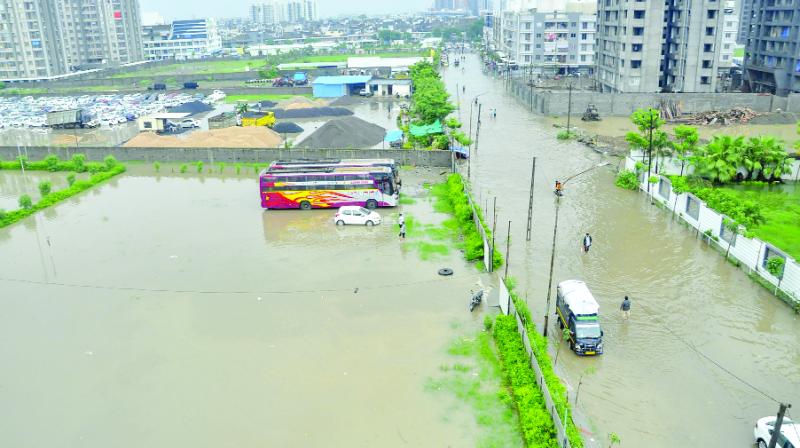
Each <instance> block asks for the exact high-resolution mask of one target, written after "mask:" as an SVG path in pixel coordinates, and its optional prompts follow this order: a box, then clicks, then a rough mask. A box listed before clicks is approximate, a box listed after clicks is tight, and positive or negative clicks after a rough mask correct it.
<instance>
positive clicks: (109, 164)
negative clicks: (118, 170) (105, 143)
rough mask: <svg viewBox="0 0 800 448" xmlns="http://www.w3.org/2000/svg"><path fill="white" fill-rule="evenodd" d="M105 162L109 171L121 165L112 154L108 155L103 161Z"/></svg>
mask: <svg viewBox="0 0 800 448" xmlns="http://www.w3.org/2000/svg"><path fill="white" fill-rule="evenodd" d="M103 162H105V164H106V169H109V170H110V169H111V168H114V167H115V166H117V164H118V163H119V162H117V159H116V158H115V157H114V156H112V155H111V154H109V155H107V156H106V158H105V159H103Z"/></svg>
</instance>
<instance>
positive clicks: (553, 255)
mask: <svg viewBox="0 0 800 448" xmlns="http://www.w3.org/2000/svg"><path fill="white" fill-rule="evenodd" d="M606 165H609V162H601V163H598V164H597V165H594V166H592V167H591V168H588V169H585V170H583V171H581V172H580V173H578V174H573V175H572V176H570V177H568V178H567V180H565V181H564V182H562V183H561V188H562V189H563V188H564V187H565V186H566V185H567V182H569V181H571V180H572V179H575V178H576V177H578V176H580V175H582V174H585V173H588V172H589V171H592V170H594V169H596V168H600V167H602V166H606ZM560 205H561V195H560V194H558V193H557V194H556V217H555V223H554V224H553V250H552V251H551V252H550V279H549V280H548V282H547V305H546V306H545V309H544V329H543V330H542V336H544V337H547V327H548V324H549V321H550V296H551V295H552V292H553V266H554V265H555V259H556V235H558V210H559V206H560Z"/></svg>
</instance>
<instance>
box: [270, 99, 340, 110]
mask: <svg viewBox="0 0 800 448" xmlns="http://www.w3.org/2000/svg"><path fill="white" fill-rule="evenodd" d="M327 105H328V102H327V101H325V100H312V99H311V98H307V97H304V96H295V97H292V98H289V99H288V100H283V101H281V102H280V103H278V108H280V109H288V110H292V109H309V108H312V107H323V106H327Z"/></svg>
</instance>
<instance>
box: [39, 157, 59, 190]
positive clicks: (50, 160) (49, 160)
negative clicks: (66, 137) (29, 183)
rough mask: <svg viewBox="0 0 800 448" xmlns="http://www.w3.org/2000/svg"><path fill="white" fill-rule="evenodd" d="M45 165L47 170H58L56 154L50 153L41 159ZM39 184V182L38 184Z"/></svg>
mask: <svg viewBox="0 0 800 448" xmlns="http://www.w3.org/2000/svg"><path fill="white" fill-rule="evenodd" d="M43 162H44V164H45V166H46V167H47V171H50V172H55V171H58V162H59V160H58V156H57V155H55V154H50V155H48V156H47V157H45V158H44V160H43ZM40 186H41V184H40Z"/></svg>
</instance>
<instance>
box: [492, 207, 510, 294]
mask: <svg viewBox="0 0 800 448" xmlns="http://www.w3.org/2000/svg"><path fill="white" fill-rule="evenodd" d="M510 250H511V221H508V233H507V234H506V272H505V274H503V280H505V279H507V278H508V255H509V251H510ZM492 255H494V254H492Z"/></svg>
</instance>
